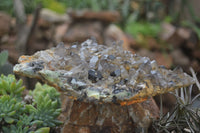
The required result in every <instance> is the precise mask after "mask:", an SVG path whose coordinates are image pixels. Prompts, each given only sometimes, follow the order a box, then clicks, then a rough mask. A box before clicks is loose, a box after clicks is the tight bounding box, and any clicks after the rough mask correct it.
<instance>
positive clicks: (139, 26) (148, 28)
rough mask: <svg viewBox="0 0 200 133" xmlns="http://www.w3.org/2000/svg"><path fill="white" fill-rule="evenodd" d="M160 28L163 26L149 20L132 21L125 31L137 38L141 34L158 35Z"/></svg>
mask: <svg viewBox="0 0 200 133" xmlns="http://www.w3.org/2000/svg"><path fill="white" fill-rule="evenodd" d="M160 30H161V26H160V24H159V23H148V22H131V23H128V24H127V26H126V28H125V31H126V32H127V33H129V34H131V35H133V36H134V37H135V38H138V37H139V36H140V35H143V36H151V37H157V35H158V33H159V32H160Z"/></svg>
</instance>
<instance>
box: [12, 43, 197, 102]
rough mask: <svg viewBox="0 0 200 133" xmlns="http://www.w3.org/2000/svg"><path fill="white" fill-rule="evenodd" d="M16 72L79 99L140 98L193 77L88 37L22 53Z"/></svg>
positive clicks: (116, 100)
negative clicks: (76, 42) (82, 40)
mask: <svg viewBox="0 0 200 133" xmlns="http://www.w3.org/2000/svg"><path fill="white" fill-rule="evenodd" d="M19 63H20V64H17V65H15V67H14V72H15V73H18V74H21V75H25V76H29V77H37V78H40V79H42V80H44V81H46V82H47V83H49V84H50V85H53V86H55V87H57V88H58V89H60V90H61V91H63V92H64V93H66V95H68V96H71V97H73V98H75V99H77V100H82V101H85V102H91V101H93V102H117V103H118V102H121V101H129V100H140V99H144V98H147V97H149V96H154V95H156V94H162V93H165V92H168V91H173V90H174V89H177V88H181V87H185V86H189V85H191V84H193V83H194V80H193V78H192V77H190V76H189V75H187V74H186V73H184V72H182V71H181V70H180V69H176V70H173V71H172V70H167V69H166V68H164V67H162V66H158V65H157V63H156V61H155V60H153V61H151V60H150V59H149V58H148V57H141V56H138V55H136V54H135V55H133V54H132V53H131V52H129V51H124V50H123V48H122V46H121V44H118V43H115V44H113V45H112V46H110V47H107V46H105V45H98V44H97V43H96V42H95V41H93V40H87V41H85V42H83V43H82V44H80V45H72V46H71V47H69V48H67V47H65V46H64V44H62V43H60V44H59V45H58V46H57V47H54V48H51V49H48V50H45V51H39V52H37V53H35V54H34V55H32V56H21V57H20V59H19Z"/></svg>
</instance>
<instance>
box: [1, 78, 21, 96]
mask: <svg viewBox="0 0 200 133" xmlns="http://www.w3.org/2000/svg"><path fill="white" fill-rule="evenodd" d="M22 82H23V81H22V80H21V79H20V80H19V81H17V80H16V79H15V76H14V75H11V74H10V75H8V76H4V75H3V74H2V75H1V77H0V95H9V96H11V97H16V98H20V97H21V93H22V91H24V89H25V87H24V86H22Z"/></svg>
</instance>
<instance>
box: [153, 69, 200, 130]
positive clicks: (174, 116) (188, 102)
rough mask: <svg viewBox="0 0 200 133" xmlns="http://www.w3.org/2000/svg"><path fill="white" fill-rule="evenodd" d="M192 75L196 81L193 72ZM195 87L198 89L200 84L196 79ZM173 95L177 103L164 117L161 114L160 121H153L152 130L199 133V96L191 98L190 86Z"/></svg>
mask: <svg viewBox="0 0 200 133" xmlns="http://www.w3.org/2000/svg"><path fill="white" fill-rule="evenodd" d="M192 73H193V77H194V78H195V79H196V76H195V74H194V72H192ZM196 85H197V86H198V87H200V84H199V82H198V80H197V79H196ZM199 91H200V88H199ZM172 94H174V93H172ZM174 95H175V97H176V99H177V103H176V105H175V107H174V109H173V110H172V111H171V112H168V113H167V114H165V115H163V114H162V113H161V116H160V119H159V120H156V121H154V123H153V127H154V130H156V132H158V133H171V132H191V133H196V132H199V131H200V126H199V125H200V104H199V102H200V99H199V96H200V94H198V95H196V96H195V97H194V98H192V86H190V87H189V88H187V87H185V88H181V90H180V91H178V90H176V92H175V94H174ZM161 110H162V106H161Z"/></svg>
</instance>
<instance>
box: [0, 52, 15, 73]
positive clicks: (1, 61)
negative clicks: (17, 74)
mask: <svg viewBox="0 0 200 133" xmlns="http://www.w3.org/2000/svg"><path fill="white" fill-rule="evenodd" d="M7 60H8V51H2V52H1V53H0V74H5V75H8V74H12V73H13V72H12V69H13V66H12V65H11V64H10V63H9V62H8V61H7Z"/></svg>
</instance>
